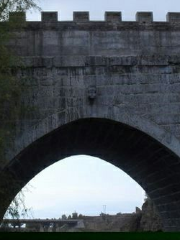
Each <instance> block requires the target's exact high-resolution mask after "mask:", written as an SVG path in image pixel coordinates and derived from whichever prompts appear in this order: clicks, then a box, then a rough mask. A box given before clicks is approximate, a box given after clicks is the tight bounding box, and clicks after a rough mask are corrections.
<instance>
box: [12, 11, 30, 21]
mask: <svg viewBox="0 0 180 240" xmlns="http://www.w3.org/2000/svg"><path fill="white" fill-rule="evenodd" d="M9 21H15V22H17V21H19V22H21V23H22V22H25V21H26V13H25V12H10V13H9Z"/></svg>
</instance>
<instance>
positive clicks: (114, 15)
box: [105, 12, 122, 22]
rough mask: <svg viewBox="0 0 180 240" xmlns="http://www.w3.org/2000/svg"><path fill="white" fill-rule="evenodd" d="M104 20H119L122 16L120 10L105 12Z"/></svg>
mask: <svg viewBox="0 0 180 240" xmlns="http://www.w3.org/2000/svg"><path fill="white" fill-rule="evenodd" d="M105 21H106V22H121V21H122V16H121V12H105Z"/></svg>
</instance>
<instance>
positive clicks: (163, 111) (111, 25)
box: [0, 12, 180, 231]
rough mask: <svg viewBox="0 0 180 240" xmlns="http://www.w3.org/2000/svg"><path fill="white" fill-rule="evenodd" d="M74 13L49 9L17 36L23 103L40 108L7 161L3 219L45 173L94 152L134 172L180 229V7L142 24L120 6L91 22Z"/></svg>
mask: <svg viewBox="0 0 180 240" xmlns="http://www.w3.org/2000/svg"><path fill="white" fill-rule="evenodd" d="M16 16H17V14H16V13H11V14H10V20H9V21H13V20H14V19H15V17H16ZM18 17H19V18H21V19H25V14H21V15H18ZM73 17H74V19H73V21H58V18H57V13H56V12H42V20H41V21H40V22H28V21H27V22H26V25H25V27H24V29H23V30H19V31H18V30H17V39H16V40H12V41H10V42H9V47H10V48H11V49H13V50H14V51H15V52H16V53H17V54H18V55H19V56H21V57H22V59H23V62H24V65H23V67H22V66H21V67H19V69H18V71H17V73H16V74H17V76H18V77H19V78H21V79H22V83H23V84H24V85H25V86H26V89H27V91H26V92H24V96H23V97H22V104H23V105H25V106H30V107H32V108H33V109H34V110H33V111H30V112H29V113H26V114H24V116H23V118H22V119H20V120H19V121H17V122H16V134H15V136H13V145H12V147H11V148H8V149H7V151H6V152H7V160H6V162H5V163H1V174H2V176H4V174H5V176H6V179H4V178H2V180H1V191H0V192H1V195H0V198H1V203H5V204H1V206H0V215H1V218H2V216H3V214H4V212H5V210H6V209H7V207H8V205H9V203H10V202H11V200H12V199H13V198H14V196H15V195H16V194H17V193H18V191H19V190H20V189H21V188H22V187H23V186H24V185H25V184H26V183H27V182H28V181H30V180H31V179H32V178H33V177H34V176H35V175H37V174H38V173H39V172H40V171H42V170H43V169H45V168H46V167H48V166H50V165H51V164H53V163H55V162H56V161H58V160H61V159H64V158H65V157H68V156H72V155H77V154H86V155H91V156H95V157H99V158H101V159H104V160H106V161H107V162H110V163H112V164H113V165H115V166H117V167H119V168H121V169H122V170H123V171H125V172H126V173H127V174H129V176H131V177H132V178H133V179H134V180H135V181H136V182H137V183H139V184H140V185H141V186H142V188H143V189H144V190H145V191H146V192H147V193H148V195H149V196H150V198H151V199H152V200H153V202H154V203H155V205H156V207H157V210H158V211H159V214H160V216H161V218H162V220H163V226H164V230H165V231H180V13H168V14H167V21H166V22H154V21H153V14H152V13H151V12H138V13H137V15H136V21H134V22H133V21H132V22H125V21H122V19H121V13H120V12H106V13H105V20H104V21H90V20H89V14H88V12H74V15H73ZM3 24H4V23H0V26H1V25H3ZM107 178H108V176H107ZM109 181H111V179H109ZM17 183H18V184H17ZM4 188H5V189H6V190H7V191H2V189H4ZM127 191H128V189H127Z"/></svg>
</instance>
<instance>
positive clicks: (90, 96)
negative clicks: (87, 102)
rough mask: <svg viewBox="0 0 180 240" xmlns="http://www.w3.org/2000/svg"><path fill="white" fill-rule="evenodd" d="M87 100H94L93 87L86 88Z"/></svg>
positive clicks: (94, 89) (94, 90) (94, 92)
mask: <svg viewBox="0 0 180 240" xmlns="http://www.w3.org/2000/svg"><path fill="white" fill-rule="evenodd" d="M88 98H89V99H91V100H93V99H95V98H96V88H95V87H89V88H88Z"/></svg>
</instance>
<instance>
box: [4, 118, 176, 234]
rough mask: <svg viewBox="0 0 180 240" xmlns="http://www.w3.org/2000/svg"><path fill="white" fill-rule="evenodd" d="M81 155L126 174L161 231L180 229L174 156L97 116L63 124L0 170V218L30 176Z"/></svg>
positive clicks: (137, 132) (140, 134)
mask: <svg viewBox="0 0 180 240" xmlns="http://www.w3.org/2000/svg"><path fill="white" fill-rule="evenodd" d="M82 154H84V155H90V156H94V157H99V158H101V159H103V160H105V161H107V162H109V163H111V164H113V165H115V166H117V167H119V168H120V169H122V170H123V171H124V172H126V173H127V174H128V175H129V176H130V177H132V178H133V179H134V180H135V181H136V182H137V183H138V184H139V185H140V186H141V187H142V188H143V189H144V190H145V191H146V192H147V194H148V195H149V196H150V198H151V199H152V200H153V202H154V203H155V205H156V207H157V210H158V211H159V213H160V216H161V218H162V220H163V226H164V230H165V231H180V210H179V203H180V164H179V157H178V156H177V155H175V154H174V153H173V152H172V151H170V150H169V149H168V148H167V147H166V146H164V145H162V144H161V143H160V142H158V141H157V140H155V139H153V138H152V137H151V136H149V135H147V134H146V133H144V132H142V131H140V130H138V129H136V128H133V127H130V126H128V125H126V124H124V123H120V122H117V121H113V120H108V119H102V118H84V119H80V120H76V121H72V122H70V123H67V124H64V125H62V126H61V127H59V128H57V129H55V130H53V131H51V132H50V133H48V134H46V135H45V136H43V137H41V138H39V139H38V140H36V141H35V142H33V143H32V144H31V145H29V146H28V147H27V148H25V149H24V150H23V151H22V152H21V153H20V154H18V156H16V157H15V158H14V159H13V160H12V161H11V162H10V163H9V164H8V166H6V168H5V169H4V172H3V174H4V176H6V178H4V181H1V184H0V190H2V189H6V190H7V191H4V192H3V191H1V193H0V198H1V202H3V203H5V204H3V205H1V207H0V215H1V219H2V217H3V215H4V213H5V211H6V209H7V207H8V205H9V204H10V202H11V201H12V199H13V198H14V197H15V195H16V194H17V193H18V192H19V191H20V189H21V188H22V187H23V186H24V185H25V184H26V183H27V182H29V181H30V180H31V179H32V178H33V177H34V176H35V175H37V174H38V173H39V172H41V171H42V170H43V169H45V168H46V167H48V166H50V165H51V164H53V163H55V162H56V161H58V160H61V159H64V158H66V157H69V156H72V155H82ZM2 176H3V175H2ZM2 176H1V179H3V177H2ZM7 176H8V177H7ZM107 177H108V176H107ZM109 181H110V179H109ZM17 183H18V184H17Z"/></svg>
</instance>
